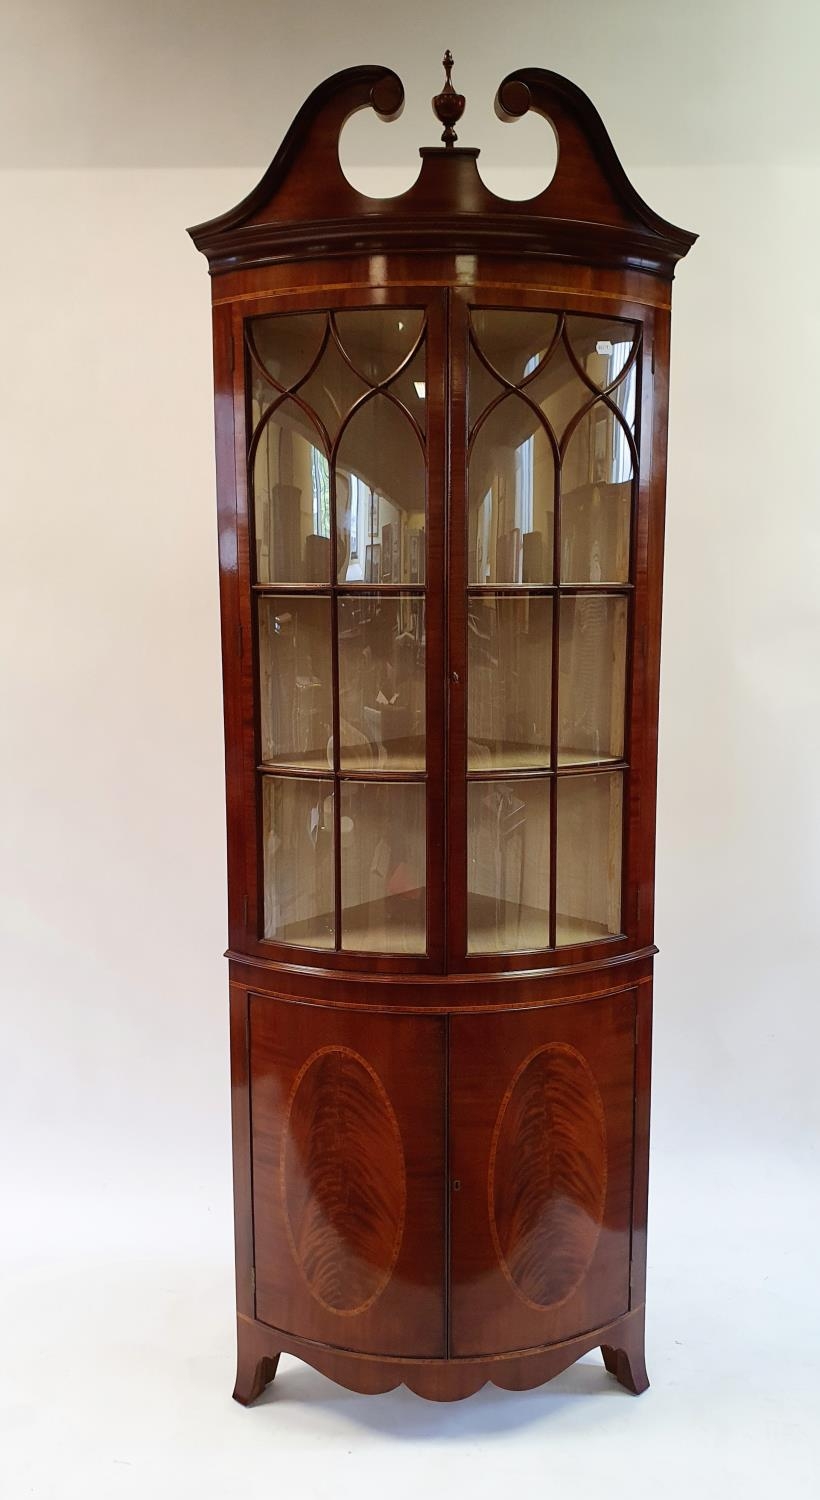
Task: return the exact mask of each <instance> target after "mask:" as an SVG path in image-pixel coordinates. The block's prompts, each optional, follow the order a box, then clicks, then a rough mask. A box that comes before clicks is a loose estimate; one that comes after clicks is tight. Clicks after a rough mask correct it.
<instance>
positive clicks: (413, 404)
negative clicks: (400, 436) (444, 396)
mask: <svg viewBox="0 0 820 1500" xmlns="http://www.w3.org/2000/svg"><path fill="white" fill-rule="evenodd" d="M390 390H391V391H392V393H393V395H394V396H397V397H398V399H399V401H401V403H402V405H403V406H406V408H407V410H408V411H409V413H410V415H411V417H412V418H413V420H414V422H418V424H419V427H420V428H421V430H422V432H424V431H425V430H426V425H427V361H426V359H425V356H424V350H423V349H420V350H419V352H418V354H416V355H414V357H413V359H411V361H410V363H409V365H407V366H406V368H405V369H404V370H402V372H401V374H400V375H397V376H396V378H395V380H391V382H390Z"/></svg>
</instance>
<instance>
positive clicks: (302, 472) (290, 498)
mask: <svg viewBox="0 0 820 1500" xmlns="http://www.w3.org/2000/svg"><path fill="white" fill-rule="evenodd" d="M253 493H254V518H255V527H256V577H257V581H258V582H259V583H329V582H330V476H329V473H328V466H327V459H326V457H325V453H324V449H323V446H322V440H321V438H320V436H319V433H318V430H317V429H316V427H315V426H314V425H313V423H312V422H311V421H310V418H309V417H308V416H307V415H306V414H305V412H303V411H302V409H301V407H299V406H297V405H296V402H295V401H284V402H283V403H282V405H281V406H278V407H277V408H276V410H275V412H274V414H273V416H272V417H271V419H270V421H269V422H266V423H265V426H264V428H263V429H262V433H261V436H260V438H259V444H258V447H257V449H256V453H255V455H254V460H253Z"/></svg>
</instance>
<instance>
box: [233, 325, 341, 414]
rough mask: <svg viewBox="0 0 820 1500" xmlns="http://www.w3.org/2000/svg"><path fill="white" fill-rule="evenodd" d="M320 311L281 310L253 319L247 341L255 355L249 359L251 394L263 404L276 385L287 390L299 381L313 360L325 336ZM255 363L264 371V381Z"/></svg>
mask: <svg viewBox="0 0 820 1500" xmlns="http://www.w3.org/2000/svg"><path fill="white" fill-rule="evenodd" d="M326 326H327V318H326V317H325V314H324V313H285V314H281V313H280V314H277V315H274V316H273V317H270V318H254V319H253V320H252V321H251V323H250V327H249V330H248V332H249V341H250V343H251V345H252V348H253V349H254V351H255V354H256V360H251V384H252V390H253V396H254V398H255V399H257V400H259V401H260V402H261V404H262V405H263V406H267V405H269V403H270V401H271V400H272V399H274V397H275V396H276V389H275V388H276V387H277V386H278V387H279V388H280V389H285V390H290V389H292V387H293V386H295V385H297V384H298V382H299V381H300V380H303V379H304V377H305V375H307V372H308V370H309V369H310V367H311V365H312V364H313V361H314V360H315V358H316V356H317V354H318V353H319V349H320V348H321V344H322V339H323V338H324V336H325V329H326ZM259 365H262V366H263V368H264V369H265V370H266V371H267V373H268V376H269V377H270V378H269V380H265V378H264V376H263V375H262V373H261V371H260V369H259Z"/></svg>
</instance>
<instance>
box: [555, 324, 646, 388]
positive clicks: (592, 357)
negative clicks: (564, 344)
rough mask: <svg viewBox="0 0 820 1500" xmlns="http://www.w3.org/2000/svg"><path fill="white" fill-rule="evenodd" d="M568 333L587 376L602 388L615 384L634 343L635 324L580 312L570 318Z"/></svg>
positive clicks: (576, 356)
mask: <svg viewBox="0 0 820 1500" xmlns="http://www.w3.org/2000/svg"><path fill="white" fill-rule="evenodd" d="M566 332H567V338H568V339H569V342H570V345H571V346H572V352H573V354H574V355H575V358H576V360H577V361H578V363H579V365H580V366H581V368H582V369H583V370H584V372H585V374H586V376H587V379H588V380H590V381H591V382H592V384H593V385H595V386H597V387H598V389H599V390H602V391H605V390H607V389H608V388H609V387H610V386H611V385H614V383H615V381H616V380H618V379H619V377H620V376H621V375H622V374H623V371H624V368H625V366H626V363H627V361H628V359H629V357H630V355H631V353H632V350H633V348H634V345H635V325H634V323H621V322H619V321H618V320H617V319H616V318H588V317H584V316H582V315H581V314H577V315H572V316H570V317H568V318H567V320H566Z"/></svg>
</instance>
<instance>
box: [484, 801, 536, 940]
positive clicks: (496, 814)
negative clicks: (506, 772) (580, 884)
mask: <svg viewBox="0 0 820 1500" xmlns="http://www.w3.org/2000/svg"><path fill="white" fill-rule="evenodd" d="M549 888H550V789H549V781H547V780H534V781H473V782H470V784H469V786H468V788H467V951H468V952H469V953H504V952H509V951H523V950H526V949H530V948H547V947H548V946H549V936H550V935H549Z"/></svg>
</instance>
